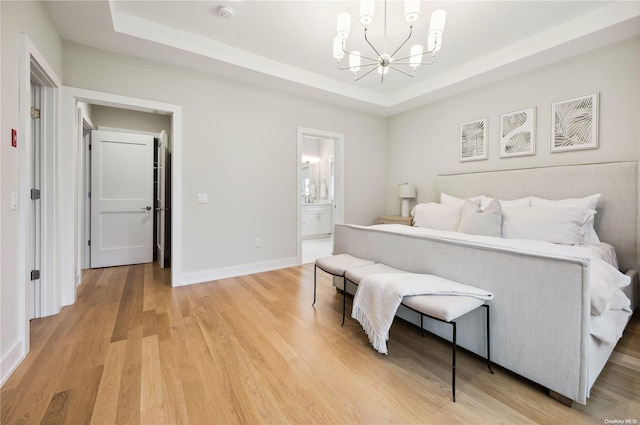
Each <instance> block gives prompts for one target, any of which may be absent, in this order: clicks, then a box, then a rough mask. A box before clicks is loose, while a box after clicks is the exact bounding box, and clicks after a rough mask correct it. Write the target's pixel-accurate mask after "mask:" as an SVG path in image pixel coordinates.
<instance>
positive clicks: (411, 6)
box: [404, 0, 420, 22]
mask: <svg viewBox="0 0 640 425" xmlns="http://www.w3.org/2000/svg"><path fill="white" fill-rule="evenodd" d="M419 18H420V0H405V2H404V20H405V21H407V22H415V21H417V20H418V19H419Z"/></svg>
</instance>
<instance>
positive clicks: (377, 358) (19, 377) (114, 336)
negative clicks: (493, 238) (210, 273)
mask: <svg viewBox="0 0 640 425" xmlns="http://www.w3.org/2000/svg"><path fill="white" fill-rule="evenodd" d="M319 277H320V280H319V291H318V303H317V304H316V307H315V309H314V308H312V307H311V301H312V298H313V295H312V288H313V268H312V265H305V266H303V267H293V268H289V269H284V270H278V271H273V272H268V273H260V274H255V275H250V276H243V277H238V278H232V279H224V280H220V281H215V282H210V283H205V284H198V285H191V286H187V287H182V288H175V289H173V288H171V287H170V285H169V284H168V282H169V275H168V272H167V271H166V270H160V269H159V268H157V267H156V266H154V265H151V264H147V265H139V266H131V267H117V268H109V269H100V270H91V271H89V272H87V273H86V274H85V275H84V276H83V281H84V283H83V284H82V286H81V287H80V292H79V297H78V301H77V303H76V304H75V305H73V306H70V307H66V308H64V309H63V311H62V312H61V313H60V314H58V315H56V316H53V317H49V318H45V319H39V320H34V321H33V322H32V325H31V338H32V340H31V341H32V342H31V352H30V353H29V355H28V356H27V358H26V359H25V360H24V362H23V363H22V364H21V365H20V366H19V367H18V369H17V370H16V371H15V372H14V374H13V375H12V377H11V378H10V379H9V380H8V381H7V382H6V384H5V385H4V386H3V388H2V391H1V397H2V398H1V405H2V409H1V417H0V419H1V422H2V424H22V423H24V424H38V423H46V424H63V423H68V424H74V425H75V424H86V423H107V424H129V423H131V424H138V423H140V424H163V423H165V424H179V423H181V424H195V425H204V424H234V423H256V424H260V423H272V424H334V423H337V424H447V425H449V424H498V423H503V424H529V423H531V424H533V423H543V424H546V423H548V424H556V423H558V424H600V425H601V424H603V423H607V422H606V421H605V420H614V419H620V420H625V419H636V420H638V421H640V360H639V359H640V320H639V318H638V317H639V316H640V315H639V314H636V315H635V317H634V318H633V319H632V323H631V324H630V325H629V328H628V329H627V331H626V333H625V335H624V337H623V339H622V340H621V342H620V343H619V345H618V348H617V350H616V352H615V353H614V355H613V357H612V359H611V361H610V362H609V364H608V365H607V366H606V368H605V369H604V371H603V372H602V375H601V376H600V378H599V379H598V381H597V382H596V384H595V386H594V388H593V390H592V392H591V399H590V400H589V402H588V404H587V405H586V406H582V405H577V404H575V403H574V407H573V408H568V407H566V406H564V405H562V404H560V403H558V402H556V401H554V400H552V399H550V398H549V397H548V396H547V395H546V392H545V391H544V389H543V388H540V387H539V386H537V385H535V384H533V383H531V382H529V381H526V380H524V379H522V378H520V377H517V376H515V375H513V374H511V373H509V372H507V371H506V370H504V369H502V368H500V367H494V369H495V372H496V374H495V375H491V374H489V373H488V371H487V369H486V363H485V362H484V361H483V360H482V359H480V358H478V357H476V356H474V355H472V354H470V353H468V352H466V351H463V350H460V352H459V355H458V368H457V371H458V373H457V377H458V381H457V402H456V403H453V402H452V400H451V393H450V346H449V344H448V343H445V342H444V341H442V340H440V339H438V338H436V337H433V336H426V337H424V338H421V337H420V334H419V332H418V330H417V328H416V327H414V326H413V325H409V324H407V323H406V322H403V321H401V320H399V319H398V320H396V321H395V323H394V325H393V328H392V330H391V341H390V342H389V355H388V356H382V355H379V354H377V353H376V352H375V351H374V350H373V349H372V348H371V347H370V345H369V343H368V341H367V338H366V335H365V334H364V332H363V331H362V329H361V328H360V326H359V325H358V323H357V322H354V321H352V320H348V321H347V323H345V326H344V327H340V318H341V300H342V298H341V295H339V294H337V293H336V292H335V290H334V289H333V287H332V286H331V283H330V279H329V277H328V276H327V275H325V274H323V273H319ZM608 423H612V422H608ZM627 423H630V422H627Z"/></svg>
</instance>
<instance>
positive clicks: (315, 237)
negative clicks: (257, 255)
mask: <svg viewBox="0 0 640 425" xmlns="http://www.w3.org/2000/svg"><path fill="white" fill-rule="evenodd" d="M343 140H344V136H343V135H342V134H337V133H332V132H326V131H321V130H313V129H306V128H298V156H297V158H298V164H297V168H298V172H297V176H298V177H297V178H298V184H297V189H298V194H297V210H298V214H297V218H298V222H297V224H298V226H297V227H298V232H297V234H298V263H299V264H306V263H312V262H314V261H315V259H316V258H319V257H323V256H327V255H330V254H331V253H332V252H333V228H334V225H335V224H336V223H342V222H343V217H344V202H343V200H344V196H343V188H344V181H343V172H342V171H343V168H344V167H343V158H342V155H343V151H344V148H343Z"/></svg>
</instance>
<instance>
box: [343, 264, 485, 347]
mask: <svg viewBox="0 0 640 425" xmlns="http://www.w3.org/2000/svg"><path fill="white" fill-rule="evenodd" d="M414 295H457V296H465V297H475V298H479V299H483V300H490V299H492V298H493V294H492V293H490V292H487V291H485V290H482V289H479V288H474V287H472V286H468V285H463V284H460V283H456V282H453V281H450V280H447V279H443V278H441V277H438V276H433V275H424V274H414V273H376V274H372V275H369V276H366V277H365V278H363V279H362V280H361V281H360V284H359V285H358V289H357V290H356V295H355V296H354V298H353V311H352V313H351V317H353V318H354V319H356V320H357V321H358V322H360V324H361V325H362V328H363V329H364V331H365V332H366V333H367V335H368V336H369V341H370V342H371V344H372V345H373V348H375V349H376V350H377V351H378V352H380V353H382V354H387V341H388V340H389V329H391V323H392V322H393V318H394V317H395V315H396V311H397V310H398V307H399V306H400V303H401V302H402V298H404V297H409V296H414Z"/></svg>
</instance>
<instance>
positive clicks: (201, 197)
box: [196, 193, 208, 204]
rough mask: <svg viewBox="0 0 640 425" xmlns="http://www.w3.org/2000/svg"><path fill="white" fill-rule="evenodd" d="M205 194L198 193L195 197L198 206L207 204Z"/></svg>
mask: <svg viewBox="0 0 640 425" xmlns="http://www.w3.org/2000/svg"><path fill="white" fill-rule="evenodd" d="M207 201H208V200H207V194H206V193H198V194H197V195H196V202H197V203H198V204H206V203H207Z"/></svg>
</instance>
